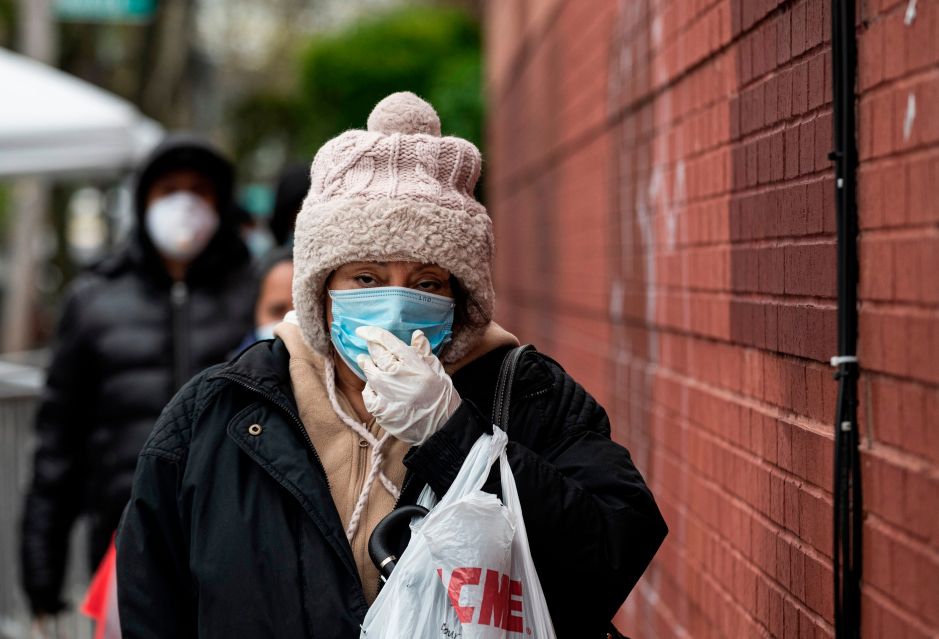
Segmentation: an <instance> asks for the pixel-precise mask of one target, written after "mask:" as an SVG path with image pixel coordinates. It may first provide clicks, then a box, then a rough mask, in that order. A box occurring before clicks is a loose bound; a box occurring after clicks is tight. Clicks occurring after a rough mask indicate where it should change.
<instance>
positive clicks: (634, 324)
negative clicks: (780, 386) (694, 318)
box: [516, 298, 827, 368]
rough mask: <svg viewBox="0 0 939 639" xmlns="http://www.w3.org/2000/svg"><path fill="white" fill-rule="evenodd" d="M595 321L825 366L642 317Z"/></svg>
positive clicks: (528, 303) (527, 305)
mask: <svg viewBox="0 0 939 639" xmlns="http://www.w3.org/2000/svg"><path fill="white" fill-rule="evenodd" d="M516 299H518V298H516ZM516 304H517V305H518V306H524V307H527V308H534V309H536V310H538V309H543V306H539V305H537V304H534V303H531V302H528V301H527V300H526V301H525V302H523V303H516ZM571 316H572V317H579V318H588V319H595V318H594V317H593V316H589V315H587V314H580V315H576V314H573V313H572V314H571ZM597 321H602V322H604V323H606V324H609V325H610V327H611V329H613V330H615V329H617V328H624V329H630V328H632V329H638V330H644V331H650V332H653V331H654V332H658V333H662V334H667V335H671V336H673V337H683V338H688V339H695V340H698V341H700V342H705V343H709V344H713V345H718V346H728V347H731V348H737V349H740V350H752V351H755V352H761V353H766V354H770V355H774V356H776V357H779V358H782V359H785V358H790V359H793V360H797V361H798V362H799V363H800V364H801V365H803V366H807V365H813V364H814V365H821V366H823V367H825V368H827V360H825V361H822V360H817V359H813V358H810V357H803V356H800V355H795V354H792V353H786V352H783V351H778V350H770V349H767V348H759V347H756V346H752V345H750V344H744V343H741V342H734V341H730V340H725V339H719V338H716V337H713V336H711V335H708V334H705V333H699V332H694V331H691V330H678V329H676V328H674V327H672V326H669V325H666V324H648V323H647V322H646V321H645V320H644V319H637V318H636V317H633V316H628V315H624V316H622V317H621V318H620V319H619V320H616V321H614V320H611V319H610V318H609V317H608V316H606V317H604V318H603V319H602V320H597ZM591 337H593V336H591ZM650 363H651V364H657V363H656V362H650Z"/></svg>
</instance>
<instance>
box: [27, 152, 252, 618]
mask: <svg viewBox="0 0 939 639" xmlns="http://www.w3.org/2000/svg"><path fill="white" fill-rule="evenodd" d="M233 177H234V176H233V168H232V166H231V164H230V163H229V161H228V160H227V159H225V158H224V157H223V156H222V155H221V154H220V153H219V152H218V151H217V150H216V149H215V148H214V147H212V146H211V145H209V144H208V143H206V142H204V141H202V140H200V139H198V138H196V137H194V136H191V135H187V134H174V135H171V136H168V137H167V139H166V140H165V141H164V142H163V143H162V144H161V145H160V146H158V147H157V148H156V149H155V150H154V152H153V153H152V154H151V156H150V158H149V159H148V160H147V161H146V162H145V163H144V164H143V166H142V168H141V171H140V173H139V174H138V179H137V187H136V194H135V202H134V203H135V209H136V214H137V221H138V224H137V228H136V229H135V231H134V233H133V235H132V237H131V240H130V242H129V243H128V245H127V246H125V247H124V249H123V250H121V251H119V252H118V253H117V254H116V255H114V256H112V257H110V258H108V259H106V260H105V261H103V262H102V263H100V264H99V265H97V266H96V267H93V268H92V269H91V270H90V272H88V273H85V274H82V275H80V276H79V277H78V278H76V280H75V282H74V283H73V285H72V286H71V288H70V290H69V291H68V293H67V296H66V299H65V302H64V309H63V313H62V317H61V320H60V322H59V325H58V329H57V334H56V340H55V343H54V345H53V355H52V361H51V364H50V366H49V374H48V379H47V382H46V387H45V390H44V392H43V394H42V397H41V402H40V405H39V410H38V414H37V417H36V433H37V436H38V448H37V450H36V454H35V464H34V472H33V480H32V485H31V487H30V489H29V492H28V495H27V498H26V503H25V509H24V515H23V522H22V547H21V561H22V580H23V586H24V589H25V591H26V594H27V596H28V598H29V601H30V603H31V605H32V609H33V612H34V614H35V615H37V616H39V617H41V616H43V615H51V614H55V613H56V612H58V611H59V610H61V609H62V607H63V606H64V602H63V601H62V598H61V589H62V581H63V573H64V570H65V566H66V560H67V551H68V541H69V533H70V530H71V528H72V525H73V523H74V522H75V520H76V518H77V517H78V516H79V515H81V514H83V513H84V514H87V515H88V516H89V517H90V540H89V541H90V546H89V557H90V561H91V565H92V566H96V565H97V564H98V561H99V560H100V559H101V557H102V556H103V554H104V552H105V551H106V549H107V547H108V544H109V543H110V540H111V537H112V535H113V534H114V532H115V530H116V529H117V525H118V522H119V520H120V516H121V512H122V511H123V509H124V506H125V504H126V503H127V499H128V497H129V496H130V492H131V484H132V480H133V474H134V468H135V466H136V462H137V455H138V453H139V452H140V449H141V448H142V446H143V444H144V442H145V441H146V439H147V436H148V435H149V434H150V431H151V429H152V427H153V425H154V422H155V421H156V419H157V416H158V415H159V413H160V410H161V408H162V407H163V406H164V405H165V404H166V402H167V401H168V400H169V399H170V398H171V397H172V396H173V394H174V393H175V392H176V391H177V390H178V389H179V388H180V387H181V386H182V385H183V384H184V383H185V382H186V381H187V380H188V379H189V378H190V377H191V376H192V375H194V374H195V373H196V372H198V371H200V370H202V369H204V368H205V367H207V366H210V365H212V364H215V363H218V362H220V361H224V359H225V358H226V356H227V355H228V354H229V353H230V352H231V349H232V348H233V347H234V346H236V345H237V344H238V343H239V340H240V339H241V338H242V336H243V335H244V334H245V332H246V331H248V330H249V329H250V328H251V327H252V313H253V302H254V300H253V299H252V297H253V292H254V290H255V287H254V286H253V282H252V278H253V274H252V271H251V268H250V263H249V262H250V257H249V254H248V251H247V250H246V248H245V246H244V244H243V243H242V241H241V239H240V238H239V235H238V231H237V228H236V227H235V225H234V224H233V222H232V220H231V219H230V215H229V211H230V205H231V201H232V190H233Z"/></svg>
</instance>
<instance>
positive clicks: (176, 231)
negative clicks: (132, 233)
mask: <svg viewBox="0 0 939 639" xmlns="http://www.w3.org/2000/svg"><path fill="white" fill-rule="evenodd" d="M144 221H145V224H146V227H147V234H148V235H149V236H150V240H151V241H152V242H153V245H154V246H156V248H157V250H158V251H159V252H160V253H161V254H162V255H163V256H164V257H167V258H170V259H176V260H191V259H193V258H194V257H196V256H197V255H199V253H201V252H202V249H204V248H205V247H206V246H207V245H208V243H209V241H210V240H211V239H212V236H214V235H215V231H217V230H218V223H219V222H218V215H217V214H216V213H215V211H214V210H213V209H212V207H211V206H209V204H208V202H206V201H205V200H203V199H202V198H201V197H199V196H198V195H196V194H195V193H190V192H189V191H177V192H175V193H170V194H169V195H164V196H163V197H161V198H160V199H158V200H156V201H154V202H153V203H152V204H150V206H148V207H147V212H146V215H145V220H144Z"/></svg>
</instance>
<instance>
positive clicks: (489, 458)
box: [361, 428, 555, 639]
mask: <svg viewBox="0 0 939 639" xmlns="http://www.w3.org/2000/svg"><path fill="white" fill-rule="evenodd" d="M493 430H494V432H493V434H492V435H483V436H481V437H480V438H479V440H478V441H477V442H476V444H475V445H474V446H473V448H472V450H471V451H470V453H469V455H467V457H466V460H465V461H464V463H463V466H462V468H461V469H460V472H459V474H458V475H457V477H456V479H455V480H454V482H453V485H452V486H451V487H450V490H449V491H447V494H446V495H444V496H443V498H442V499H441V500H440V503H438V504H437V505H436V506H435V507H434V508H433V509H432V510H431V512H430V513H429V514H428V515H427V516H426V517H425V518H424V519H423V520H421V521H419V522H416V523H414V524H412V526H411V529H412V534H411V542H410V543H409V544H408V547H407V549H406V550H405V552H404V553H403V554H402V556H401V559H400V560H399V561H398V564H397V566H396V567H395V569H394V572H393V573H392V574H391V578H390V579H389V580H388V583H387V584H385V587H384V588H383V589H382V591H381V593H379V595H378V598H377V599H376V600H375V603H374V604H373V605H372V607H371V608H370V609H369V611H368V614H367V615H366V617H365V621H364V623H363V624H362V635H361V636H362V637H367V638H368V639H377V638H382V639H399V638H401V637H407V638H408V639H431V638H433V639H438V638H447V639H507V638H510V637H535V638H537V639H554V637H555V635H554V628H553V626H552V625H551V617H550V614H549V613H548V608H547V605H546V604H545V601H544V593H543V591H542V589H541V583H540V582H539V580H538V574H537V572H536V571H535V565H534V563H533V562H532V560H531V552H530V550H529V547H528V536H527V534H526V531H525V522H524V520H523V518H522V510H521V505H520V503H519V499H518V491H517V490H516V487H515V479H514V477H513V475H512V470H511V468H510V467H509V462H508V458H507V457H506V454H505V447H506V443H507V440H508V438H507V436H506V435H505V433H504V432H503V431H501V430H500V429H499V428H494V429H493ZM496 460H498V461H499V464H500V473H501V476H502V496H503V500H504V502H505V505H503V504H502V503H500V502H499V500H498V498H496V497H495V496H494V495H492V494H489V493H485V492H483V491H482V486H483V484H484V483H485V481H486V478H487V477H488V475H489V469H490V468H491V467H492V464H493V463H495V462H496Z"/></svg>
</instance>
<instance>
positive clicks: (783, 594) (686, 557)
mask: <svg viewBox="0 0 939 639" xmlns="http://www.w3.org/2000/svg"><path fill="white" fill-rule="evenodd" d="M684 548H685V547H684V546H680V547H678V549H676V551H675V552H676V554H677V555H679V558H680V559H681V561H683V562H686V563H687V565H690V566H693V567H695V568H696V569H697V573H698V575H700V577H701V579H702V580H704V581H706V582H708V585H710V586H711V588H712V589H713V591H714V592H716V593H717V594H718V595H719V596H720V597H721V598H722V599H723V600H724V602H725V603H729V604H731V605H732V606H733V607H734V608H736V609H737V611H738V613H741V612H742V613H743V616H744V617H746V618H747V619H749V620H750V621H752V622H753V623H754V625H756V626H757V627H758V628H759V629H760V630H761V631H762V633H763V636H764V637H773V636H774V635H773V634H772V633H771V631H770V630H769V628H768V626H766V625H764V621H765V620H763V619H760V618H758V617H757V613H758V611H757V610H750V609H749V608H748V607H747V606H746V605H744V602H741V601H739V600H738V599H735V598H734V597H733V596H732V594H731V593H732V592H733V591H730V590H726V589H725V588H724V586H723V585H722V584H721V582H720V580H718V579H717V578H716V577H715V573H713V572H710V571H708V570H707V569H706V566H705V564H703V563H702V562H700V561H696V560H695V559H694V558H692V557H691V556H690V554H689V553H688V552H686V551H685V550H684ZM731 554H733V553H731ZM745 563H749V562H745ZM754 568H755V570H754V572H756V574H757V575H758V576H761V575H765V574H766V573H763V572H762V571H761V570H760V569H759V568H758V567H756V566H754ZM669 575H670V576H671V575H676V576H677V573H671V572H670V573H669ZM671 579H672V581H673V582H675V585H676V586H679V585H686V583H685V582H686V580H684V579H681V580H679V579H676V578H674V577H671ZM766 581H767V587H769V588H772V589H773V590H776V591H777V592H778V594H779V596H780V598H781V599H786V600H788V601H790V602H793V603H794V604H795V605H793V607H794V608H796V609H797V610H804V611H805V613H806V616H807V617H809V618H810V619H813V621H816V623H817V622H818V621H819V620H820V621H821V623H822V624H823V628H824V629H826V630H830V628H831V626H830V625H829V624H828V622H826V621H825V620H824V619H822V618H821V617H820V616H819V615H818V613H816V612H815V611H814V610H811V609H809V608H808V607H807V606H806V605H805V602H804V601H802V600H800V599H797V598H796V597H794V596H793V595H792V593H790V592H789V591H788V590H787V589H786V588H783V587H782V584H780V583H779V582H778V581H776V579H775V578H773V577H770V578H769V579H768V580H766ZM685 592H687V591H685ZM754 598H756V595H755V594H754ZM798 604H802V605H801V606H800V605H798ZM692 605H693V606H694V608H696V609H697V610H698V611H699V612H700V613H702V616H703V617H704V618H705V619H707V620H708V621H710V622H711V626H712V627H716V626H717V625H718V624H717V619H716V618H715V616H714V615H713V614H711V611H708V610H705V609H704V608H702V607H701V606H699V605H697V603H692Z"/></svg>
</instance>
